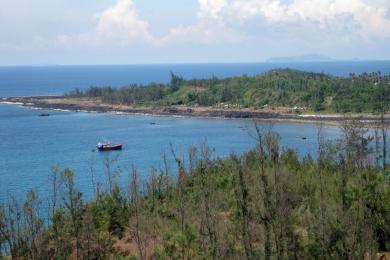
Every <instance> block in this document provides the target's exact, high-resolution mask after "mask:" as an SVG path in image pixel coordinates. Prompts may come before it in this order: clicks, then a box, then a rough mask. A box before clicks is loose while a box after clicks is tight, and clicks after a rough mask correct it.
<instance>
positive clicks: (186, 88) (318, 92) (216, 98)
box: [66, 69, 390, 114]
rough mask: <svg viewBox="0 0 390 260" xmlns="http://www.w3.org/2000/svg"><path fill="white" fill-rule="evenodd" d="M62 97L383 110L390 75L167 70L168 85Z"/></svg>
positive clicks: (166, 103) (153, 103)
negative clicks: (208, 74) (220, 74)
mask: <svg viewBox="0 0 390 260" xmlns="http://www.w3.org/2000/svg"><path fill="white" fill-rule="evenodd" d="M66 96H67V97H76V98H87V99H91V100H99V101H101V102H102V103H105V104H115V105H128V106H175V105H187V106H208V107H211V106H212V107H217V108H236V109H240V108H253V109H259V110H260V109H264V108H277V107H287V108H291V109H292V110H294V111H295V112H297V113H303V112H313V111H315V112H319V111H327V112H334V113H349V112H352V113H362V112H367V113H377V114H379V113H383V112H384V111H388V110H389V106H390V76H387V75H381V73H379V72H378V73H363V74H360V75H356V74H350V75H349V77H337V76H331V75H327V74H324V73H312V72H303V71H298V70H293V69H275V70H270V71H268V72H265V73H262V74H259V75H258V76H245V75H244V76H239V77H229V78H224V79H220V78H217V77H212V78H210V79H192V80H185V79H183V78H182V77H181V76H179V75H176V74H174V73H172V72H171V81H170V83H169V84H156V83H151V84H148V85H137V84H132V85H129V86H126V87H122V88H112V87H90V88H89V89H87V90H85V91H82V90H78V89H76V90H74V91H71V92H69V93H67V94H66Z"/></svg>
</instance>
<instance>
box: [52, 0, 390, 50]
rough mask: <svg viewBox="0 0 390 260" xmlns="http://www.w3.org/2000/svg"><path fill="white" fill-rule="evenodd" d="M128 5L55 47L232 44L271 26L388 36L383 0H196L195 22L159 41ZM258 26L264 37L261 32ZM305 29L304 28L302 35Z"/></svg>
mask: <svg viewBox="0 0 390 260" xmlns="http://www.w3.org/2000/svg"><path fill="white" fill-rule="evenodd" d="M133 1H134V0H117V2H116V4H115V5H114V6H112V7H109V8H107V9H106V10H104V11H103V12H101V13H99V14H96V15H95V19H96V21H97V23H96V26H95V28H94V30H93V31H91V32H87V33H84V34H79V35H62V36H59V37H58V38H57V43H59V44H69V43H71V44H75V43H76V44H106V43H110V44H113V43H114V44H121V45H129V44H132V43H137V42H138V43H139V42H141V43H148V44H149V45H152V46H162V45H167V44H172V43H204V44H214V43H224V42H230V43H232V42H233V43H237V42H244V41H247V39H248V37H256V36H258V35H263V37H267V35H268V36H269V37H272V34H273V31H272V28H273V27H272V26H273V25H281V26H279V27H278V30H279V32H282V33H283V32H286V36H288V35H289V33H290V34H291V33H294V34H295V33H296V32H297V31H298V32H299V35H300V37H301V36H302V35H304V36H305V37H306V38H308V39H310V38H316V39H318V37H319V36H318V35H317V36H316V35H312V34H313V32H314V33H315V32H316V30H315V29H314V30H313V28H318V29H320V30H322V33H323V34H324V35H323V36H324V37H327V36H329V37H328V38H329V39H330V38H332V39H335V37H336V38H337V37H339V36H340V35H341V36H342V39H341V38H340V41H341V40H345V39H350V40H351V41H353V40H354V39H356V37H358V38H364V39H370V38H371V37H379V38H386V37H390V18H389V15H388V14H389V11H390V10H389V9H390V4H388V2H386V1H388V0H372V1H368V0H290V1H289V2H286V0H198V11H197V16H196V17H197V18H196V22H195V23H194V24H190V25H185V24H179V25H177V26H174V27H173V28H171V29H168V32H167V34H166V35H165V36H162V37H155V36H153V35H152V34H151V32H150V31H149V26H148V22H147V21H145V20H142V19H141V18H140V17H139V15H138V12H137V10H136V9H135V7H134V4H133ZM385 3H387V4H385ZM167 15H168V14H167ZM259 18H260V19H259ZM253 21H256V23H258V28H259V29H258V31H257V32H256V31H255V30H253V23H252V29H251V31H250V32H249V33H248V32H247V35H246V34H245V33H244V32H243V31H245V26H246V25H247V24H248V23H249V22H253ZM261 23H263V24H261ZM264 23H265V24H266V26H264ZM262 26H263V29H264V28H267V29H266V30H268V33H269V34H266V33H265V32H263V31H261V30H262V29H260V28H261V27H262ZM237 28H240V29H237ZM305 28H306V29H307V28H309V31H308V32H307V33H306V34H305V30H306V29H305ZM241 29H243V30H241ZM318 32H320V31H318Z"/></svg>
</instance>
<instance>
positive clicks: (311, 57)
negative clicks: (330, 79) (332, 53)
mask: <svg viewBox="0 0 390 260" xmlns="http://www.w3.org/2000/svg"><path fill="white" fill-rule="evenodd" d="M327 61H335V59H333V58H330V57H328V56H325V55H320V54H306V55H301V56H289V57H274V58H270V59H267V60H266V62H269V63H288V62H327Z"/></svg>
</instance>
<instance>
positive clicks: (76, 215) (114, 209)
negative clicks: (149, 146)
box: [0, 87, 390, 259]
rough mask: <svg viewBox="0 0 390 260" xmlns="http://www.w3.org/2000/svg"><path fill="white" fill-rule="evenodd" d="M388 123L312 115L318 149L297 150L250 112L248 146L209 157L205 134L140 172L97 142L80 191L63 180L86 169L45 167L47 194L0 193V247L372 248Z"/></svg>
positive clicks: (32, 254) (55, 252) (109, 255)
mask: <svg viewBox="0 0 390 260" xmlns="http://www.w3.org/2000/svg"><path fill="white" fill-rule="evenodd" d="M176 91H180V87H179V90H176ZM387 128H388V126H387V125H385V124H382V125H378V126H377V128H375V129H372V130H369V129H367V128H365V126H364V125H363V124H362V123H361V122H358V121H351V122H345V123H343V125H342V126H341V130H342V133H343V135H342V138H341V139H340V140H337V141H334V142H330V141H327V140H326V137H325V136H324V134H323V128H322V126H321V125H319V126H318V133H317V147H318V149H317V153H316V154H312V155H306V156H303V157H302V156H299V155H298V154H297V152H296V151H294V150H291V149H288V148H287V147H282V146H281V143H280V140H281V138H280V136H279V135H278V134H277V133H275V132H274V131H273V130H272V125H267V126H259V125H257V124H255V125H254V127H253V131H252V132H251V136H252V137H253V142H254V148H253V149H251V150H249V151H247V152H245V153H243V154H231V155H230V156H228V157H226V158H216V157H215V156H214V150H213V149H212V148H210V147H208V145H207V144H206V143H202V144H201V145H199V147H190V148H189V150H188V155H181V154H177V153H176V152H175V151H174V148H173V147H172V149H171V151H170V152H169V153H168V154H166V155H163V158H162V161H163V164H162V165H163V166H162V168H161V169H157V168H152V169H150V173H149V178H147V181H145V182H141V181H140V176H139V173H138V171H137V168H136V167H135V166H133V167H132V170H131V172H127V173H126V172H122V173H120V171H117V170H114V169H116V167H115V158H114V157H112V155H110V154H109V153H108V154H107V157H106V159H105V166H106V167H105V168H106V169H105V176H106V182H102V183H97V182H94V181H92V183H94V185H93V190H94V196H93V197H92V198H91V199H88V200H87V199H86V198H85V197H84V194H83V193H81V192H80V191H79V190H78V187H77V183H75V181H74V175H75V174H87V173H74V172H73V171H72V170H71V169H58V168H53V171H52V172H51V173H50V175H49V180H50V181H49V183H50V185H49V186H50V189H49V190H50V191H49V194H50V195H49V197H48V200H43V199H41V198H40V197H38V195H37V194H36V193H35V192H34V191H30V192H28V193H27V194H26V198H25V200H24V202H23V203H20V202H18V201H17V200H16V199H13V198H12V197H10V198H9V200H8V201H5V202H4V203H2V204H1V206H0V249H1V250H0V259H1V258H10V257H12V258H13V259H68V258H71V259H331V258H332V259H363V258H364V257H367V258H375V257H378V256H379V255H378V253H379V252H390V200H389V198H390V179H389V178H390V172H389V170H388V168H389V165H388V161H387V160H386V159H387V157H388V155H387V154H386V151H387V148H386V146H387V143H386V140H387V139H386V134H387V132H388V129H387ZM168 156H172V157H173V159H174V162H175V165H170V164H169V163H168V161H169V160H167V158H168ZM119 174H128V175H129V176H130V178H129V179H130V181H129V183H128V184H126V185H123V183H120V182H119V180H120V179H119V178H118V177H119V176H118V175H119ZM124 187H126V188H124ZM46 201H49V203H45V202H46ZM46 204H47V206H46Z"/></svg>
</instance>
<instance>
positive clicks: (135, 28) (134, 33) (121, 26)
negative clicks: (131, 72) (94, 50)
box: [57, 0, 153, 44]
mask: <svg viewBox="0 0 390 260" xmlns="http://www.w3.org/2000/svg"><path fill="white" fill-rule="evenodd" d="M94 18H95V19H96V20H97V25H96V27H95V29H94V31H92V32H87V33H84V34H79V35H62V36H59V37H58V38H57V43H59V44H69V43H70V44H91V43H92V44H101V43H106V42H115V43H118V44H131V43H134V42H152V41H153V37H152V35H151V34H150V32H149V29H148V23H147V22H146V21H144V20H141V19H140V18H139V16H138V13H137V11H136V9H135V8H134V5H133V0H117V2H116V4H115V5H114V6H112V7H109V8H107V9H106V10H104V11H103V12H101V13H98V14H96V15H95V17H94Z"/></svg>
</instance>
